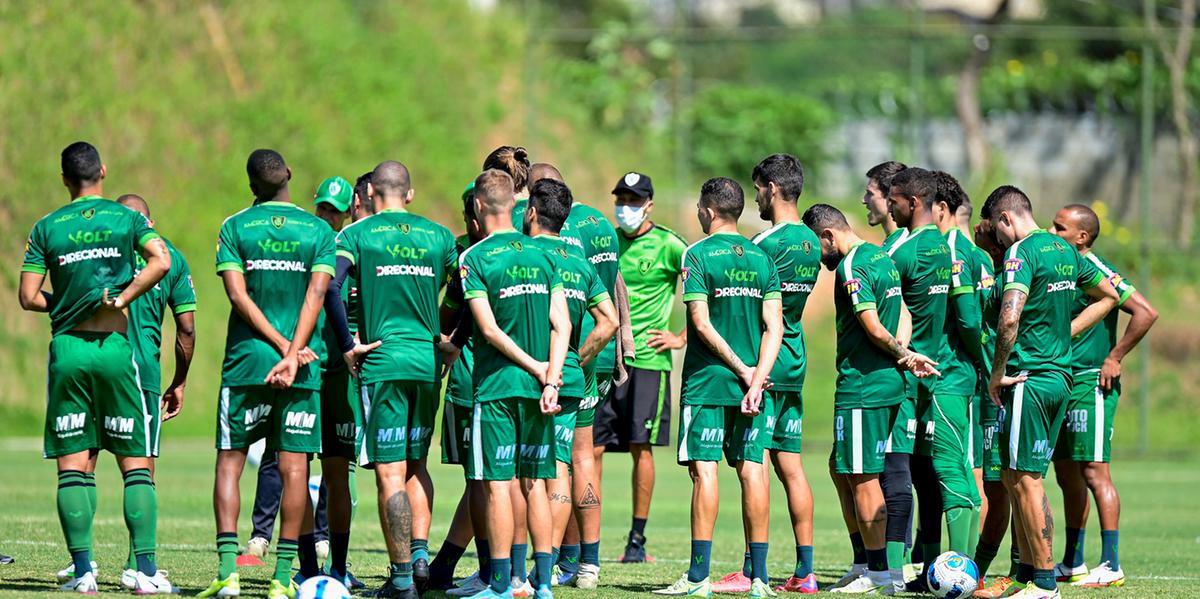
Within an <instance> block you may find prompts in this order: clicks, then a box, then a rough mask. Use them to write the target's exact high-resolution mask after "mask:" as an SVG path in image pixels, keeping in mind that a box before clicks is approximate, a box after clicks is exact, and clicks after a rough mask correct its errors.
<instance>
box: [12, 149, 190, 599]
mask: <svg viewBox="0 0 1200 599" xmlns="http://www.w3.org/2000/svg"><path fill="white" fill-rule="evenodd" d="M106 173H107V171H106V169H105V167H104V164H103V163H102V162H101V161H100V153H99V152H98V151H97V150H96V148H95V147H93V146H92V145H91V144H89V143H87V142H83V141H79V142H75V143H73V144H71V145H69V146H67V147H66V149H64V150H63V151H62V182H63V185H65V186H66V188H67V191H68V192H69V193H70V195H71V202H70V203H69V204H67V205H66V206H63V207H61V208H59V209H57V210H55V211H53V212H51V213H50V214H48V215H46V216H45V217H43V218H42V219H41V220H39V221H38V222H37V223H36V224H35V225H34V226H33V231H32V232H31V233H30V234H29V239H28V241H27V242H26V248H25V258H24V262H23V264H22V265H21V284H20V291H19V294H18V298H19V300H20V304H21V308H22V309H24V310H28V311H30V312H48V313H49V315H50V330H51V335H52V337H51V340H50V361H49V367H48V371H49V372H48V378H49V380H48V382H47V387H46V425H45V431H44V435H43V443H44V448H43V452H42V454H43V456H44V457H46V458H53V459H54V460H55V461H56V465H57V467H58V492H57V504H58V515H59V522H60V524H61V525H62V529H63V536H64V537H66V542H67V550H68V551H70V553H71V565H72V568H73V571H72V572H71V578H69V579H68V580H66V581H65V583H64V584H63V586H62V587H61V590H63V591H68V592H75V593H85V594H93V593H95V592H96V571H95V566H94V565H93V564H94V562H93V561H92V558H91V553H92V521H93V519H94V518H95V515H96V479H95V471H96V460H97V458H98V456H99V452H100V450H102V449H104V450H108V451H109V452H111V453H112V454H113V455H115V456H116V459H117V466H118V467H119V468H120V469H121V475H122V477H123V478H124V480H125V501H124V511H125V522H126V526H127V527H128V528H129V536H130V538H131V539H132V544H133V552H134V556H135V561H136V568H137V573H136V575H135V579H136V580H135V583H136V584H135V588H136V590H137V591H138V592H141V593H170V592H172V590H173V587H172V585H171V582H170V581H169V580H167V578H166V576H165V575H164V574H163V573H162V572H160V571H159V570H158V568H157V566H156V564H155V551H156V544H157V539H156V536H157V535H156V530H157V525H158V499H157V496H156V494H155V490H154V482H153V480H152V476H151V468H152V467H153V463H154V456H155V453H156V446H155V441H156V440H155V438H154V437H153V432H152V429H154V430H157V428H158V427H157V424H156V423H155V424H152V423H151V414H150V412H151V410H152V408H150V407H148V406H147V405H146V404H145V397H144V396H143V395H142V394H141V393H140V392H139V389H138V383H139V381H138V378H139V377H138V373H137V365H136V363H135V362H134V354H133V349H132V347H131V346H130V343H129V340H128V339H127V334H128V330H129V326H130V325H129V321H128V318H127V316H126V308H128V307H129V306H130V305H131V304H133V303H134V302H135V300H138V299H139V298H141V296H142V295H143V294H145V293H147V292H148V291H150V290H151V289H152V288H153V287H154V286H156V285H158V284H159V282H160V281H161V280H162V279H163V277H164V276H166V275H167V273H168V272H169V271H170V268H171V255H170V252H169V250H168V249H167V246H166V244H165V243H163V242H162V240H161V239H160V238H159V236H158V234H157V233H155V232H154V229H152V228H151V227H150V223H149V221H148V220H147V219H146V218H145V217H143V216H142V215H141V214H138V213H137V212H134V211H133V210H130V209H128V208H126V207H124V206H121V205H120V204H117V203H116V202H113V201H111V200H106V199H104V198H103V197H102V194H103V193H104V190H103V183H104V176H105V174H106ZM135 255H141V257H142V258H143V259H144V260H145V261H146V263H145V265H144V266H142V267H141V268H140V270H139V268H138V263H137V261H136V259H135ZM135 273H136V274H135ZM47 277H49V279H50V287H51V288H52V289H53V290H54V296H53V297H51V296H50V294H48V293H45V292H43V291H42V286H43V285H44V284H45V282H46V278H47ZM139 422H140V423H141V424H140V425H137V423H139ZM134 514H136V515H137V516H136V517H131V515H134Z"/></svg>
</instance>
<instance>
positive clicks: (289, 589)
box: [267, 578, 296, 599]
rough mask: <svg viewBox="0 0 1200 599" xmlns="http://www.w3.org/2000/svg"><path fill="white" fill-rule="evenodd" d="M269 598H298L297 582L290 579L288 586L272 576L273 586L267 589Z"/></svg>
mask: <svg viewBox="0 0 1200 599" xmlns="http://www.w3.org/2000/svg"><path fill="white" fill-rule="evenodd" d="M267 599H296V583H294V582H292V581H290V580H289V581H288V583H287V586H284V585H283V583H281V582H279V581H278V580H275V579H274V578H272V579H271V586H270V588H268V589H267Z"/></svg>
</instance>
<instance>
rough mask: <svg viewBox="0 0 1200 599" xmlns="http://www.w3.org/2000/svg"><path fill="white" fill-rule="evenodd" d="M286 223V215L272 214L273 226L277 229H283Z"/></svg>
mask: <svg viewBox="0 0 1200 599" xmlns="http://www.w3.org/2000/svg"><path fill="white" fill-rule="evenodd" d="M285 224H287V217H286V216H272V217H271V226H272V227H275V228H276V229H282V228H283V225H285Z"/></svg>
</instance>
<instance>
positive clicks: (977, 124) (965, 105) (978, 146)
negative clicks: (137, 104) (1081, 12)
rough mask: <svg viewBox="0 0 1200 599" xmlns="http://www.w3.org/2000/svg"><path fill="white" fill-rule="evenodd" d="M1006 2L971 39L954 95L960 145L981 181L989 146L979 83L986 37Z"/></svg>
mask: <svg viewBox="0 0 1200 599" xmlns="http://www.w3.org/2000/svg"><path fill="white" fill-rule="evenodd" d="M1008 2H1009V0H1002V1H1001V2H1000V3H999V5H998V6H997V7H996V10H995V12H993V13H992V16H990V17H988V18H987V19H986V20H985V21H984V22H983V25H984V30H983V32H981V33H977V34H975V35H974V36H973V37H972V39H971V54H970V56H968V57H967V62H966V63H965V64H964V65H963V68H962V71H960V72H959V75H958V86H957V88H956V89H955V91H954V113H955V114H956V115H957V116H958V122H959V123H960V124H961V125H962V129H963V141H964V142H965V143H966V146H967V165H968V166H969V167H970V169H971V176H972V178H979V177H983V176H985V175H986V174H987V170H988V164H989V157H988V145H987V138H986V137H985V135H984V131H983V110H982V109H981V108H980V105H979V79H980V77H981V75H982V73H983V65H984V63H985V62H987V57H988V52H989V51H990V50H991V40H990V39H989V38H988V33H990V32H991V29H993V28H994V27H995V26H996V24H997V23H999V22H1000V20H1001V19H1002V18H1003V17H1004V15H1005V14H1006V13H1007V12H1008Z"/></svg>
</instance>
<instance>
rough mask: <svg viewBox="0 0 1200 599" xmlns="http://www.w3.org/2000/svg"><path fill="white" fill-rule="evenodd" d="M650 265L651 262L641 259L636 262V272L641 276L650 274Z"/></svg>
mask: <svg viewBox="0 0 1200 599" xmlns="http://www.w3.org/2000/svg"><path fill="white" fill-rule="evenodd" d="M652 264H653V262H651V261H650V260H649V259H648V258H642V259H641V260H638V271H639V272H641V273H642V274H646V273H648V272H650V265H652Z"/></svg>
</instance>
